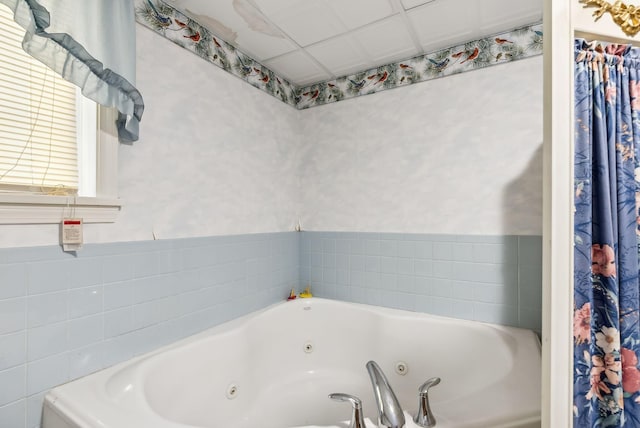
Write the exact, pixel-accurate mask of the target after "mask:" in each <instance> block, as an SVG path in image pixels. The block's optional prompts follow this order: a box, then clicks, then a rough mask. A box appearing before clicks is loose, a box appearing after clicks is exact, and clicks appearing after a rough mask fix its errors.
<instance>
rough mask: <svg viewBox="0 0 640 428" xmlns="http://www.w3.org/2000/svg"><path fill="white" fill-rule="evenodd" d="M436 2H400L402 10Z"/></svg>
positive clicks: (413, 0)
mask: <svg viewBox="0 0 640 428" xmlns="http://www.w3.org/2000/svg"><path fill="white" fill-rule="evenodd" d="M433 1H436V0H401V3H402V7H403V8H404V10H409V9H413V8H414V7H418V6H422V5H423V4H427V3H431V2H433Z"/></svg>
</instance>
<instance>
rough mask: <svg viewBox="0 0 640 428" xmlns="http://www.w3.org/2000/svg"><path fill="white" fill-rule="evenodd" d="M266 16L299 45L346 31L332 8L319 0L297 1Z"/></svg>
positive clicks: (306, 44) (305, 44) (315, 41)
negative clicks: (318, 0) (312, 0)
mask: <svg viewBox="0 0 640 428" xmlns="http://www.w3.org/2000/svg"><path fill="white" fill-rule="evenodd" d="M267 16H268V17H269V19H271V20H272V21H273V22H274V23H275V24H276V25H278V26H279V27H280V28H281V29H282V30H283V31H284V32H285V33H287V35H288V36H289V37H291V38H292V39H293V41H294V42H296V43H298V44H299V45H300V46H308V45H310V44H313V43H317V42H319V41H321V40H325V39H328V38H329V37H332V36H336V35H338V34H341V33H344V32H345V31H347V29H346V28H345V26H344V25H343V24H342V23H341V21H340V19H339V18H338V17H337V16H336V15H335V14H334V12H333V11H332V9H331V8H329V7H327V6H325V4H324V3H320V2H310V1H305V2H297V3H296V4H295V5H294V6H292V7H291V8H289V9H286V10H282V11H280V12H277V13H274V14H273V15H270V14H268V15H267Z"/></svg>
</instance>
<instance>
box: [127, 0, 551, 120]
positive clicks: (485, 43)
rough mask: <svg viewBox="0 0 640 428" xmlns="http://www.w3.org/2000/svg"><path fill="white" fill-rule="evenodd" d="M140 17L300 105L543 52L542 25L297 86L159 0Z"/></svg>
mask: <svg viewBox="0 0 640 428" xmlns="http://www.w3.org/2000/svg"><path fill="white" fill-rule="evenodd" d="M136 16H137V21H138V22H139V23H140V24H142V25H144V26H145V27H148V28H150V29H152V30H154V31H155V32H157V33H159V34H161V35H162V36H164V37H165V38H167V39H169V40H171V41H172V42H174V43H176V44H178V45H179V46H181V47H183V48H185V49H187V50H189V51H191V52H193V53H195V54H196V55H198V56H200V57H201V58H203V59H205V60H207V61H208V62H210V63H212V64H214V65H216V66H218V67H220V68H222V69H223V70H225V71H227V72H228V73H231V74H233V75H234V76H236V77H239V78H240V79H242V80H244V81H245V82H247V83H249V84H250V85H252V86H254V87H256V88H258V89H260V90H262V91H264V92H266V93H268V94H269V95H272V96H274V97H276V98H278V99H279V100H281V101H282V102H284V103H286V104H289V105H291V106H292V107H294V108H297V109H305V108H309V107H314V106H319V105H324V104H329V103H334V102H337V101H342V100H346V99H350V98H355V97H358V96H362V95H369V94H374V93H377V92H380V91H384V90H387V89H393V88H397V87H402V86H407V85H411V84H414V83H419V82H424V81H428V80H432V79H437V78H440V77H445V76H450V75H452V74H457V73H463V72H466V71H472V70H477V69H480V68H485V67H489V66H492V65H498V64H504V63H506V62H511V61H516V60H519V59H524V58H530V57H533V56H537V55H541V54H542V47H543V44H542V42H543V35H542V23H536V24H532V25H527V26H524V27H521V28H518V29H515V30H512V31H508V32H504V33H499V34H496V35H493V36H490V37H485V38H482V39H478V40H473V41H470V42H467V43H464V44H460V45H457V46H452V47H449V48H446V49H441V50H438V51H436V52H433V53H428V54H425V55H420V56H417V57H413V58H410V59H406V60H404V61H398V62H394V63H390V64H386V65H381V66H379V67H376V68H373V69H369V70H365V71H362V72H358V73H354V74H351V75H348V76H343V77H339V78H337V79H333V80H329V81H326V82H321V83H316V84H313V85H310V86H305V87H296V86H295V85H294V84H292V83H290V82H289V81H288V80H286V79H284V78H283V77H281V76H278V75H277V74H275V73H274V72H273V71H272V70H270V69H269V68H267V67H265V66H264V65H262V64H260V63H259V62H258V61H256V60H254V59H253V58H251V57H250V56H248V55H246V54H244V53H243V52H241V51H240V50H238V49H236V48H235V47H234V46H233V45H231V44H229V43H227V42H226V41H224V40H223V39H222V38H220V37H218V36H216V35H214V34H212V33H211V32H210V31H209V30H208V29H206V28H205V27H204V26H202V25H200V24H199V23H198V22H196V21H195V20H193V19H192V18H190V17H188V16H186V15H184V14H183V13H181V12H180V11H178V10H177V9H175V8H173V7H172V6H170V5H168V4H166V3H164V2H163V1H158V0H155V1H154V0H137V3H136Z"/></svg>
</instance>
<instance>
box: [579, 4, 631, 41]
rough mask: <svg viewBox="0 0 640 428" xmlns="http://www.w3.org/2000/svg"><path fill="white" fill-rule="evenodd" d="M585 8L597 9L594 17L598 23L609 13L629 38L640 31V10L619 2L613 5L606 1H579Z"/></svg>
mask: <svg viewBox="0 0 640 428" xmlns="http://www.w3.org/2000/svg"><path fill="white" fill-rule="evenodd" d="M578 1H579V2H580V3H582V4H583V5H584V7H585V8H588V7H596V8H597V9H596V10H595V11H594V12H593V16H594V17H595V20H596V21H597V20H598V19H600V18H601V17H602V15H604V14H605V13H609V14H610V15H611V17H612V18H613V22H615V23H616V24H617V25H618V26H619V27H620V29H621V30H622V31H623V32H624V33H625V34H626V35H627V36H631V37H633V36H635V35H636V34H638V31H640V8H638V7H636V6H634V5H627V4H625V3H623V2H622V1H620V0H618V1H616V2H615V3H613V4H611V3H609V2H608V1H606V0H578Z"/></svg>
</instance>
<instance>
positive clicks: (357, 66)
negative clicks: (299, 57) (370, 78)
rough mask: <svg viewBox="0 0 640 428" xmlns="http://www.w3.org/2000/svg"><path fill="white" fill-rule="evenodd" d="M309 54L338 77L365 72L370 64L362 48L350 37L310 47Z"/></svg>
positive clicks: (334, 39)
mask: <svg viewBox="0 0 640 428" xmlns="http://www.w3.org/2000/svg"><path fill="white" fill-rule="evenodd" d="M307 52H309V53H310V54H311V55H312V56H313V57H314V58H315V59H317V60H318V61H319V62H320V63H321V64H322V65H324V66H325V67H326V68H327V69H329V71H331V72H332V73H333V74H334V76H336V77H339V76H344V75H346V74H349V73H351V72H355V71H360V70H365V69H366V68H367V64H368V62H369V61H368V59H367V58H366V57H365V56H364V55H363V54H362V52H361V48H360V47H359V46H358V45H357V43H354V42H353V41H352V39H351V37H350V36H341V37H336V38H333V39H331V40H327V41H324V42H320V43H318V44H315V45H312V46H309V47H308V48H307Z"/></svg>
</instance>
